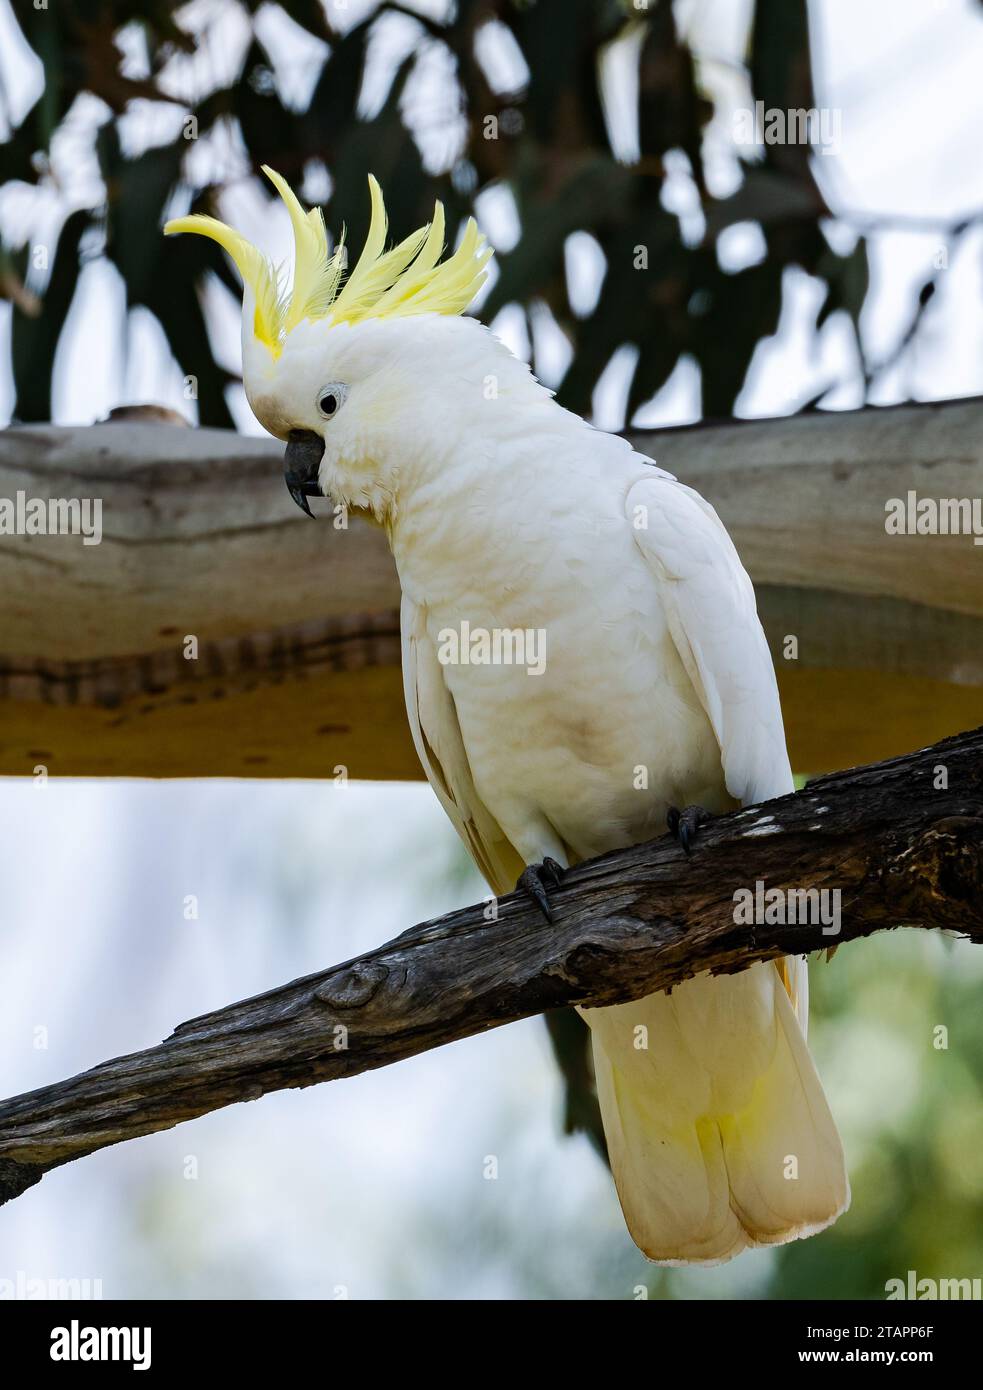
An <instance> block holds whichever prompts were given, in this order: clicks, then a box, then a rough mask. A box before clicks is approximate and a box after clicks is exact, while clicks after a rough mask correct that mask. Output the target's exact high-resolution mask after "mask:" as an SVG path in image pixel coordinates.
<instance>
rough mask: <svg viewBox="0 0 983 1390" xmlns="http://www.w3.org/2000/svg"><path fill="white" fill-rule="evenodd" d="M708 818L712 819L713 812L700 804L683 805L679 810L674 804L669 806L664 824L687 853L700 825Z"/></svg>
mask: <svg viewBox="0 0 983 1390" xmlns="http://www.w3.org/2000/svg"><path fill="white" fill-rule="evenodd" d="M708 820H713V813H712V812H711V811H707V810H704V808H703V807H702V806H684V807H683V809H682V810H681V811H680V810H679V809H678V808H677V807H675V806H670V807H669V812H668V815H667V816H666V825H667V826H668V827H669V834H670V835H671V836H672V837H673V839H674V840H678V841H679V843H680V844H681V845H682V847H683V852H684V853H685V854H689V851H690V845H692V843H693V841H694V840H695V839H696V837H697V835H698V834H699V831H700V826H701V825H705V824H706V822H707V821H708Z"/></svg>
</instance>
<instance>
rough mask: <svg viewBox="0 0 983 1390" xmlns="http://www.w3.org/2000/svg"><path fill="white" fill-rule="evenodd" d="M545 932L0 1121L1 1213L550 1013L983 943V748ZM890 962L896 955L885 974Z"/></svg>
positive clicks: (822, 786)
mask: <svg viewBox="0 0 983 1390" xmlns="http://www.w3.org/2000/svg"><path fill="white" fill-rule="evenodd" d="M759 880H760V881H761V882H762V883H763V884H765V885H766V887H767V888H768V889H774V888H779V889H783V890H785V891H786V892H787V891H789V890H795V889H799V890H801V889H816V890H827V891H837V890H838V891H839V893H840V895H841V921H840V931H839V932H838V934H835V935H834V934H830V933H829V932H828V931H827V930H824V927H823V925H822V924H819V923H817V922H816V921H812V922H806V923H798V924H791V923H785V924H782V923H769V922H768V921H758V922H756V923H755V925H754V926H753V927H748V926H744V925H740V924H738V923H736V922H735V914H734V902H735V899H734V894H735V891H736V890H738V889H748V890H753V889H754V887H755V884H756V882H757V881H759ZM553 903H554V911H555V916H556V921H555V924H554V926H552V927H550V928H547V927H546V926H545V924H544V922H543V920H542V918H541V917H540V916H539V915H538V912H537V910H535V909H534V908H533V907H532V906H530V904H529V903H528V902H526V901H525V900H524V899H523V898H522V897H520V896H516V895H512V896H510V897H508V898H505V899H502V900H501V902H500V904H499V913H498V918H497V920H496V921H488V920H486V915H485V912H486V909H484V908H483V907H482V906H481V905H479V906H475V907H469V908H464V909H462V910H461V911H459V912H454V913H451V914H449V915H448V916H445V917H442V918H440V919H438V920H436V921H432V922H425V923H423V924H421V925H419V926H416V927H412V928H411V929H410V930H409V931H406V932H404V933H403V934H402V935H401V936H398V937H396V938H395V940H393V941H390V942H388V943H387V944H386V945H384V946H380V947H379V948H378V949H377V950H374V951H369V952H367V953H366V954H365V955H363V956H360V957H358V958H357V959H355V960H350V961H346V962H344V963H343V964H341V965H337V966H334V967H333V968H331V969H329V970H325V971H323V972H321V973H319V974H316V975H311V976H308V977H307V978H305V979H302V980H295V981H293V982H291V983H290V984H285V985H282V986H280V987H279V988H277V989H272V990H270V991H269V992H268V993H266V994H262V995H259V996H257V997H256V998H253V999H247V1000H244V1001H242V1002H240V1003H236V1004H230V1005H229V1006H228V1007H227V1008H223V1009H219V1010H217V1011H216V1012H214V1013H211V1014H207V1015H205V1016H203V1017H201V1018H196V1019H193V1020H191V1021H190V1022H188V1023H183V1024H181V1026H180V1027H179V1028H177V1029H176V1030H175V1032H174V1033H173V1034H172V1035H171V1037H169V1038H168V1039H167V1040H166V1041H165V1042H163V1043H161V1044H160V1045H159V1046H157V1047H152V1048H149V1049H147V1050H146V1051H143V1052H136V1053H132V1054H131V1055H129V1056H126V1057H120V1058H117V1059H115V1060H113V1061H110V1062H106V1063H104V1064H103V1065H101V1066H97V1067H94V1068H93V1069H92V1070H91V1071H87V1072H84V1073H83V1074H82V1075H80V1076H76V1077H73V1078H72V1079H71V1080H68V1081H63V1082H60V1083H58V1084H56V1085H52V1086H45V1087H43V1088H41V1089H40V1090H36V1091H32V1092H29V1093H28V1094H26V1095H22V1096H17V1097H15V1098H14V1099H12V1100H8V1101H6V1102H3V1103H0V1201H6V1200H9V1199H10V1198H11V1197H15V1196H17V1195H18V1194H19V1193H20V1192H22V1191H24V1190H25V1189H26V1188H27V1187H29V1186H31V1185H32V1184H33V1183H35V1182H37V1181H38V1180H39V1178H40V1177H41V1176H43V1174H44V1173H45V1172H46V1171H47V1170H49V1169H50V1168H52V1167H56V1166H58V1165H60V1164H63V1163H67V1162H70V1161H72V1160H73V1159H76V1158H80V1157H82V1156H83V1155H85V1154H89V1153H92V1152H94V1151H95V1150H97V1149H101V1148H104V1147H105V1146H106V1145H109V1144H118V1143H120V1142H122V1141H124V1140H127V1139H133V1138H136V1137H137V1136H139V1135H145V1134H151V1133H153V1132H155V1131H157V1130H161V1129H167V1128H170V1127H171V1126H173V1125H176V1124H179V1123H181V1122H182V1121H184V1120H190V1119H193V1118H194V1117H195V1116H198V1115H202V1114H205V1113H206V1112H208V1111H212V1110H217V1109H219V1108H221V1107H222V1106H225V1105H231V1104H233V1103H235V1102H237V1101H244V1100H254V1099H256V1098H257V1097H259V1096H262V1095H264V1094H265V1093H266V1092H267V1091H273V1090H279V1089H282V1088H284V1087H291V1086H310V1085H313V1084H315V1083H316V1082H321V1081H329V1080H332V1079H335V1078H337V1077H344V1076H354V1075H356V1074H357V1073H359V1072H362V1071H366V1070H369V1069H371V1068H374V1067H380V1066H386V1065H388V1064H389V1063H391V1062H396V1061H399V1060H401V1059H402V1058H405V1057H411V1056H414V1055H415V1054H416V1053H419V1052H423V1051H426V1050H427V1049H429V1048H434V1047H440V1046H442V1045H443V1044H444V1043H448V1042H453V1041H454V1040H456V1039H458V1038H465V1037H469V1036H470V1035H472V1034H475V1033H480V1032H482V1031H484V1030H485V1029H488V1028H494V1027H497V1026H499V1025H501V1024H504V1023H510V1022H512V1021H514V1020H516V1019H520V1018H525V1017H527V1016H528V1015H531V1014H536V1013H540V1012H542V1011H543V1010H547V1009H553V1008H557V1007H559V1006H562V1005H569V1004H593V1005H598V1004H612V1003H617V1002H623V1001H626V1000H631V999H636V998H640V997H642V996H644V995H646V994H649V993H651V992H653V991H654V990H658V989H668V988H671V987H672V986H673V985H675V984H678V983H679V982H680V981H682V980H685V979H687V978H689V977H690V976H692V975H695V974H697V973H699V972H701V971H706V970H709V971H712V972H714V973H719V972H727V971H735V970H740V969H744V968H746V967H747V966H748V965H750V964H752V963H753V962H755V961H759V960H767V959H770V958H775V957H777V956H780V955H783V954H798V953H800V952H808V951H813V950H817V949H820V948H823V947H828V946H830V945H834V944H840V943H842V942H845V941H851V940H854V939H856V938H858V937H863V936H868V935H870V934H871V933H872V932H876V931H880V930H883V929H885V928H892V927H897V926H908V927H925V928H941V929H943V930H946V931H952V932H959V933H962V934H964V935H966V936H968V937H970V938H971V939H972V940H974V941H977V942H983V729H977V730H975V731H973V732H971V733H967V734H963V735H960V736H959V737H957V738H954V739H950V740H947V741H946V742H944V743H941V744H938V745H936V746H934V747H931V748H926V749H923V750H921V752H918V753H913V754H910V755H908V756H906V757H903V758H898V759H895V760H892V761H890V762H885V763H881V764H877V765H874V766H871V767H865V768H860V769H854V770H852V771H849V772H843V773H837V774H834V775H832V776H828V777H824V778H821V779H819V780H818V781H816V782H813V783H810V784H809V785H808V786H807V787H806V789H805V790H804V791H802V792H799V793H795V794H793V795H790V796H786V797H782V798H780V799H778V800H776V801H772V802H767V803H764V804H763V805H761V806H757V807H751V808H748V809H745V810H742V811H738V812H735V813H733V814H731V815H728V816H723V817H720V818H719V819H717V820H715V821H713V822H711V823H710V824H708V825H707V826H705V827H704V828H703V830H702V832H701V836H700V839H699V841H698V843H697V845H696V847H695V848H694V850H693V852H692V855H691V857H689V858H687V857H686V856H685V855H684V854H683V853H682V851H681V849H680V848H679V846H678V845H676V844H675V842H674V841H672V840H671V839H669V838H663V839H660V840H657V841H653V842H652V843H650V844H646V845H640V846H636V847H635V848H631V849H626V850H622V851H619V852H617V853H614V854H608V855H605V856H603V857H602V858H599V859H595V860H592V861H591V862H590V863H587V864H583V865H581V866H580V867H578V868H576V869H574V870H572V871H571V872H570V873H569V874H568V876H567V878H566V879H565V881H564V883H563V885H562V886H561V888H560V889H558V890H557V891H556V892H555V894H554V900H553ZM889 962H890V946H889V945H887V943H885V963H886V967H889Z"/></svg>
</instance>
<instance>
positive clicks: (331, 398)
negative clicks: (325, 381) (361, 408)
mask: <svg viewBox="0 0 983 1390" xmlns="http://www.w3.org/2000/svg"><path fill="white" fill-rule="evenodd" d="M347 394H348V388H347V387H346V386H343V385H342V384H341V382H340V381H333V382H331V384H330V385H329V386H322V387H321V390H320V391H319V392H318V393H317V408H318V410H319V411H320V412H321V414H322V415H323V416H324V418H325V420H330V419H331V418H332V416H334V415H337V414H338V411H339V410H340V409H341V407H342V404H343V402H344V399H345V396H346V395H347Z"/></svg>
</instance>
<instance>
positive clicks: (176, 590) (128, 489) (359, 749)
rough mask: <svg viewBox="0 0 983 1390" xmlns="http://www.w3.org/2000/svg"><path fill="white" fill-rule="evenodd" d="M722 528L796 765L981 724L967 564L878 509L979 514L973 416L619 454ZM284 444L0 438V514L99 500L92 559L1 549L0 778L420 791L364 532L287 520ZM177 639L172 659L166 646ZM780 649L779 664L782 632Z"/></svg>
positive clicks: (663, 441) (793, 421)
mask: <svg viewBox="0 0 983 1390" xmlns="http://www.w3.org/2000/svg"><path fill="white" fill-rule="evenodd" d="M634 442H635V443H636V444H637V446H638V447H639V448H641V449H643V450H644V451H645V452H646V453H648V454H649V455H651V456H653V457H655V458H656V459H657V460H658V462H659V463H660V464H662V465H663V466H664V467H666V468H669V469H670V470H671V471H672V472H674V473H676V474H677V476H678V477H680V478H681V479H682V480H683V481H685V482H688V483H691V484H692V485H693V486H695V487H697V488H698V489H699V490H700V491H701V492H702V493H703V494H704V496H706V497H707V498H709V500H710V501H712V502H713V504H714V505H715V506H716V507H717V509H718V511H719V512H720V514H721V516H722V518H723V519H724V521H725V522H726V524H727V525H728V527H729V529H730V531H731V534H732V535H733V537H734V540H735V543H736V544H737V547H738V549H739V551H740V553H741V556H742V558H743V560H744V562H745V564H746V565H747V566H748V569H749V571H750V573H751V576H752V578H753V579H754V581H755V585H756V588H757V592H758V602H759V608H760V611H761V614H762V618H763V621H764V623H765V628H766V631H767V633H768V636H769V641H770V643H771V647H772V652H773V654H774V656H775V660H776V667H777V670H778V675H779V684H780V686H781V689H782V698H783V703H784V707H785V718H786V725H787V728H788V733H789V743H790V747H791V752H792V760H793V764H794V765H795V766H796V767H797V768H798V769H800V770H802V771H807V772H817V771H823V770H826V769H830V768H833V767H837V766H842V765H844V764H847V763H851V762H863V761H869V760H870V759H872V758H876V757H883V756H889V755H892V754H895V753H898V752H902V751H904V750H906V749H909V748H911V747H914V746H918V745H920V744H924V743H926V742H929V741H931V740H932V739H933V738H937V737H941V736H943V735H944V734H947V733H952V732H955V731H956V730H958V729H960V728H965V727H967V726H968V725H971V724H975V723H977V722H978V721H979V719H980V718H981V717H983V694H981V690H983V564H981V563H980V560H981V552H980V549H979V548H978V547H975V546H974V544H973V540H972V538H970V537H966V536H918V535H914V536H889V535H888V534H887V532H886V531H885V525H884V521H885V510H884V509H885V503H886V501H887V500H888V499H889V498H891V497H904V496H905V494H906V493H907V491H909V490H915V491H916V492H917V493H918V495H919V496H929V497H935V498H938V497H969V498H972V497H981V496H983V401H981V400H978V399H973V400H964V401H951V402H944V403H940V404H933V405H914V406H900V407H893V408H890V409H885V410H877V409H865V410H862V411H856V412H844V413H825V414H823V413H813V414H807V415H800V416H792V417H789V418H787V419H779V420H761V421H750V422H734V423H727V424H720V425H699V426H694V427H692V428H686V429H678V430H666V431H660V432H656V433H653V434H646V435H638V436H636V437H635V438H634ZM281 468H282V446H281V445H279V444H278V443H276V442H275V441H273V440H269V439H253V438H247V437H243V436H239V435H233V434H229V433H226V432H223V431H216V430H188V429H181V428H178V427H175V426H172V425H167V424H159V423H157V424H137V423H133V422H130V421H121V422H118V423H112V424H107V425H98V426H92V427H89V428H78V429H63V428H57V427H53V426H30V427H17V428H13V429H9V430H6V431H3V432H0V499H3V498H11V499H12V498H15V497H16V495H17V493H18V492H22V493H24V494H25V496H27V497H41V498H49V497H62V498H71V497H79V498H83V497H85V498H90V499H99V501H100V502H101V504H102V530H103V535H102V541H101V543H100V544H99V545H92V546H86V545H83V544H82V540H81V538H80V537H73V536H64V535H61V536H22V535H0V592H2V593H3V605H2V608H0V774H8V775H30V774H31V773H32V772H33V770H34V769H35V768H36V767H44V768H46V769H47V771H48V772H50V773H51V774H65V775H75V776H81V775H97V776H98V775H103V776H250V777H253V776H275V777H313V776H316V777H322V776H324V775H326V774H330V773H331V772H332V770H333V769H334V768H336V767H344V768H346V769H347V771H348V774H349V775H350V776H352V777H360V778H404V777H416V776H419V775H420V770H419V767H418V764H417V760H416V757H415V754H414V752H413V748H412V744H411V741H410V736H409V731H408V729H407V727H406V719H405V715H404V713H403V705H402V686H401V678H400V673H399V641H398V619H397V610H398V603H399V588H398V582H397V578H396V574H395V570H394V567H393V564H392V560H391V558H390V556H389V552H388V548H387V546H386V542H385V537H384V536H383V534H382V533H381V532H380V531H378V530H377V529H375V528H374V527H371V526H368V525H366V524H365V523H364V522H361V521H359V520H353V521H352V522H351V525H350V526H349V527H348V528H347V529H339V528H338V527H337V526H336V525H335V518H334V517H333V516H332V513H331V509H330V504H329V503H328V502H323V503H321V504H319V505H318V504H317V503H316V502H315V506H316V507H318V510H319V511H320V513H321V516H320V517H319V520H318V521H317V523H312V522H310V521H308V520H307V519H306V518H304V517H303V516H302V515H301V514H300V513H299V512H298V511H297V510H296V508H295V507H294V506H293V504H292V503H291V502H290V500H289V498H288V496H287V494H286V490H285V488H284V486H283V482H282V477H281ZM188 637H194V638H195V639H196V641H197V653H196V655H195V656H194V658H193V659H188V656H187V649H188V644H187V642H186V638H188ZM789 637H794V638H796V639H797V654H796V655H795V656H794V657H792V658H790V657H789V656H788V655H787V651H788V648H789V643H788V642H787V641H786V639H787V638H789Z"/></svg>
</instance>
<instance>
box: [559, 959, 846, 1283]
mask: <svg viewBox="0 0 983 1390" xmlns="http://www.w3.org/2000/svg"><path fill="white" fill-rule="evenodd" d="M795 973H798V972H797V971H796V972H795ZM793 978H794V977H793ZM789 983H793V980H790V981H789ZM583 1012H584V1017H585V1018H586V1019H587V1022H588V1023H589V1024H590V1026H591V1030H592V1038H593V1046H594V1065H595V1071H596V1074H597V1088H598V1097H599V1099H600V1103H601V1113H602V1116H603V1119H604V1131H605V1135H606V1138H607V1142H608V1151H609V1154H610V1158H611V1167H612V1171H613V1173H614V1178H615V1183H616V1185H617V1189H618V1195H619V1198H620V1200H621V1205H622V1209H623V1211H624V1214H625V1220H626V1222H627V1224H628V1228H629V1230H630V1232H631V1234H632V1237H633V1238H634V1240H635V1242H636V1243H637V1244H638V1245H639V1247H640V1248H641V1249H642V1250H643V1251H644V1252H645V1254H646V1255H647V1256H648V1257H649V1258H650V1259H652V1260H655V1261H657V1262H659V1263H660V1264H719V1263H721V1262H723V1261H724V1260H728V1259H730V1258H731V1257H732V1256H734V1255H736V1254H739V1253H740V1251H741V1250H743V1249H746V1248H747V1247H748V1246H755V1245H779V1244H783V1243H784V1242H786V1241H789V1240H794V1239H796V1238H797V1237H800V1236H806V1235H811V1234H813V1233H814V1232H816V1231H819V1230H822V1228H823V1227H824V1226H828V1225H830V1224H831V1223H832V1222H833V1221H835V1220H836V1218H837V1216H839V1215H840V1214H841V1212H843V1211H844V1210H845V1209H846V1207H847V1206H848V1205H849V1200H850V1191H849V1184H848V1181H847V1176H846V1169H845V1165H844V1161H843V1151H842V1148H841V1145H840V1139H839V1135H838V1134H837V1131H836V1126H835V1124H834V1122H833V1118H832V1116H831V1114H830V1111H829V1106H828V1105H827V1103H826V1098H825V1096H824V1094H823V1090H822V1086H821V1084H820V1082H819V1078H818V1076H817V1074H816V1069H815V1066H814V1065H813V1062H812V1058H811V1056H810V1054H809V1050H808V1048H807V1046H806V1043H805V1039H804V1037H803V1034H802V1029H801V1028H800V1026H799V1024H798V1022H797V1020H796V1016H795V1011H794V1009H793V1006H792V1004H791V1002H790V999H789V995H788V993H787V992H786V987H785V982H784V981H783V979H782V978H781V977H780V975H779V973H778V972H777V971H776V970H775V969H774V967H773V966H772V965H770V964H762V965H757V966H753V967H752V968H751V969H750V970H747V971H743V972H742V973H741V974H739V975H730V976H721V977H717V978H713V979H711V978H710V977H708V976H701V977H699V978H697V979H695V980H688V981H686V983H685V984H683V985H680V986H678V987H677V988H676V989H675V990H673V991H672V993H671V994H669V995H667V994H655V995H650V996H649V997H648V998H646V999H642V1000H639V1001H638V1002H637V1003H634V1004H620V1005H615V1006H614V1007H612V1008H607V1009H587V1010H584V1011H583Z"/></svg>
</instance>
